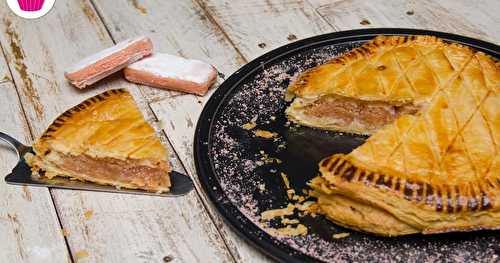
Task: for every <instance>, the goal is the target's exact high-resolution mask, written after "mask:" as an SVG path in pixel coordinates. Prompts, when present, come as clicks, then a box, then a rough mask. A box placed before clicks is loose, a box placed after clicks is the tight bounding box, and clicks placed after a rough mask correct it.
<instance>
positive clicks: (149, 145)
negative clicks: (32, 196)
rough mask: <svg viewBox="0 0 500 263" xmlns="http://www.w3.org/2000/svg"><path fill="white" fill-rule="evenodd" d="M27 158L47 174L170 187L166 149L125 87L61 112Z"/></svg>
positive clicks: (141, 186) (149, 187)
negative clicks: (33, 153) (32, 154)
mask: <svg viewBox="0 0 500 263" xmlns="http://www.w3.org/2000/svg"><path fill="white" fill-rule="evenodd" d="M33 149H34V152H35V156H30V157H29V158H28V162H29V163H30V165H31V166H32V167H33V170H34V171H36V172H38V171H43V173H44V174H45V175H46V176H48V177H53V176H66V177H72V178H74V179H79V180H86V181H92V182H96V183H101V184H111V185H115V186H117V187H125V188H139V189H145V190H149V191H168V189H169V187H170V179H169V176H168V172H169V164H168V153H167V151H166V149H165V147H164V146H163V145H162V144H161V142H160V140H159V138H158V137H157V135H156V134H155V130H154V129H153V128H152V127H151V126H150V125H149V124H148V123H147V122H146V120H145V119H144V117H143V115H142V113H141V112H140V110H139V109H138V108H137V105H136V104H135V102H134V100H133V98H132V96H131V95H130V93H129V92H127V91H126V90H124V89H116V90H109V91H106V92H104V93H102V94H99V95H96V96H94V97H92V98H89V99H87V100H85V101H83V102H82V103H80V104H79V105H77V106H75V107H73V108H71V109H69V110H68V111H66V112H65V113H63V114H62V115H61V116H59V117H58V118H57V119H56V120H55V121H54V122H53V123H52V124H51V125H50V126H49V127H48V129H47V130H46V131H45V133H44V134H43V135H42V136H41V137H40V139H39V140H38V141H37V142H36V143H35V144H34V145H33ZM94 171H95V172H94Z"/></svg>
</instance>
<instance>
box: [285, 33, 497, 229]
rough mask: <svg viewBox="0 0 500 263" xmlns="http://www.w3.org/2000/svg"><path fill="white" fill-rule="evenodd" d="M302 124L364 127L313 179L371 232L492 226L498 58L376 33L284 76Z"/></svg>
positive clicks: (338, 209)
mask: <svg viewBox="0 0 500 263" xmlns="http://www.w3.org/2000/svg"><path fill="white" fill-rule="evenodd" d="M288 92H289V93H290V95H292V96H295V97H296V98H295V100H294V102H293V103H292V104H291V106H290V107H289V108H288V109H287V114H288V117H289V118H290V119H291V120H293V121H296V122H298V123H301V124H304V125H309V126H313V127H318V128H323V129H333V130H341V131H348V132H354V133H361V134H372V136H371V137H369V138H368V139H367V141H366V142H365V143H364V144H363V145H361V146H359V147H358V148H356V149H355V150H354V151H352V152H351V153H349V154H335V155H332V156H330V157H328V158H326V159H324V160H322V161H321V162H320V164H319V170H320V175H319V176H318V177H316V178H314V179H313V180H312V181H311V183H310V185H311V186H312V188H313V189H314V195H316V196H317V197H318V204H319V206H320V208H321V210H322V212H324V214H325V215H326V216H327V217H328V218H329V219H331V220H332V221H334V222H335V223H337V224H340V225H343V226H346V227H349V228H353V229H357V230H361V231H365V232H371V233H375V234H379V235H387V236H396V235H405V234H412V233H424V234H428V233H439V232H451V231H471V230H478V229H499V228H500V63H499V62H498V61H495V60H494V59H493V58H491V57H489V56H488V55H486V54H484V53H481V52H477V51H474V50H472V49H471V48H468V47H465V46H462V45H458V44H449V43H446V42H444V41H443V40H441V39H439V38H436V37H432V36H409V37H402V36H378V37H376V38H375V39H373V40H372V41H370V42H368V43H366V44H364V45H363V46H361V47H360V48H357V49H354V50H353V51H351V52H349V53H347V54H345V55H343V56H341V57H339V58H336V59H334V60H332V61H330V62H328V63H326V64H324V65H320V66H318V67H316V68H313V69H311V70H308V71H307V72H305V73H304V74H303V75H301V76H299V78H298V79H297V80H296V82H295V83H293V84H291V86H290V87H289V90H288Z"/></svg>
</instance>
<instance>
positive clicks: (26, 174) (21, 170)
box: [0, 132, 194, 197]
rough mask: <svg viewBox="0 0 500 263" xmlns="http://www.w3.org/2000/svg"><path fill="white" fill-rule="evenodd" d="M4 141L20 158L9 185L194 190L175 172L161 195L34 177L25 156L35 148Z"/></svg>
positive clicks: (173, 192) (2, 135) (188, 180)
mask: <svg viewBox="0 0 500 263" xmlns="http://www.w3.org/2000/svg"><path fill="white" fill-rule="evenodd" d="M2 140H3V141H5V142H7V144H9V145H10V146H11V147H12V148H13V149H14V150H15V151H16V153H17V155H18V157H19V162H18V163H17V165H16V167H14V169H13V170H12V173H10V174H9V175H7V176H6V177H5V182H7V183H8V184H14V185H31V186H44V187H51V188H64V189H77V190H87V191H100V192H113V193H129V194H142V195H153V196H167V197H169V196H170V197H172V196H181V195H185V194H187V193H189V192H190V191H191V190H193V188H194V185H193V181H191V178H190V177H189V176H187V175H184V174H181V173H178V172H175V171H171V172H170V180H171V182H172V187H171V188H170V192H168V193H161V194H158V193H152V192H147V191H143V190H136V189H126V188H120V189H118V188H116V187H114V186H110V185H99V184H94V183H91V182H82V181H78V180H70V179H68V178H65V177H60V178H58V177H56V178H52V179H48V178H44V177H39V176H33V175H32V173H31V168H30V167H29V166H28V164H27V163H26V160H25V159H24V155H25V154H26V153H28V152H33V148H31V147H29V146H26V145H24V144H22V143H20V142H19V141H18V140H16V139H14V138H12V137H11V136H9V135H7V134H5V133H3V132H0V141H2Z"/></svg>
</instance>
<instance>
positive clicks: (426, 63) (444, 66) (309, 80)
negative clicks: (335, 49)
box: [286, 36, 487, 134]
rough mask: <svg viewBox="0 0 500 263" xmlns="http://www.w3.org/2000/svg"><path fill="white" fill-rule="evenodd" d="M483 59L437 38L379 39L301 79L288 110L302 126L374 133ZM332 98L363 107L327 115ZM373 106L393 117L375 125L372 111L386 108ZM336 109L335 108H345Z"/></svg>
mask: <svg viewBox="0 0 500 263" xmlns="http://www.w3.org/2000/svg"><path fill="white" fill-rule="evenodd" d="M478 56H483V57H487V56H486V55H484V54H482V53H478V52H475V51H474V50H473V49H471V48H469V47H466V46H463V45H459V44H450V43H446V42H444V41H443V40H441V39H439V38H437V37H434V36H377V37H376V38H374V39H373V40H371V41H369V42H367V43H366V44H364V45H362V46H361V47H359V48H356V49H354V50H352V51H350V52H348V53H346V54H344V55H342V56H340V57H337V58H335V59H333V60H331V61H329V62H327V63H325V64H323V65H320V66H317V67H314V68H312V69H309V70H307V71H306V72H304V73H302V74H301V75H299V77H298V78H297V80H295V81H294V82H293V83H292V84H291V85H290V86H289V88H288V90H287V93H288V94H287V97H288V98H289V99H291V98H295V99H294V101H293V102H292V104H291V105H290V107H288V109H287V111H286V112H287V115H288V117H289V119H291V120H292V121H295V122H297V123H299V124H302V125H306V126H311V127H318V128H322V129H329V130H341V131H346V132H353V133H359V134H372V133H373V132H374V131H375V130H377V129H379V128H380V127H382V126H384V125H385V124H387V123H390V122H392V121H393V120H394V119H395V118H397V117H399V116H400V115H403V114H408V113H407V112H406V111H404V108H405V107H408V106H410V107H413V108H422V107H423V106H425V105H426V104H427V103H428V102H429V100H430V99H431V98H432V96H433V94H435V93H436V92H437V91H438V90H440V89H442V88H444V87H446V86H448V85H449V83H448V82H449V81H450V80H452V79H455V77H457V76H458V75H459V74H460V72H461V71H462V70H463V68H464V67H465V65H468V64H469V62H470V61H471V60H473V58H477V57H478ZM329 97H334V98H346V99H356V100H358V101H359V104H362V107H359V106H357V107H350V108H348V112H347V113H345V112H338V110H337V111H335V110H334V111H333V112H331V111H330V112H328V111H327V112H325V111H324V110H323V108H322V106H324V100H325V98H329ZM371 103H374V104H380V103H385V104H386V106H385V109H382V111H389V115H390V116H392V118H389V119H388V120H387V121H385V122H384V121H382V122H381V121H377V120H376V119H375V122H373V121H372V120H373V118H380V116H371V115H372V113H373V112H375V113H377V112H379V111H380V110H381V109H380V108H376V109H375V110H372V109H370V108H369V107H371V106H370V104H371ZM366 105H368V106H366ZM335 106H336V105H333V106H331V107H330V108H332V109H336V108H343V109H345V107H344V106H342V107H335ZM390 106H392V108H391V107H390ZM367 107H368V108H367ZM401 107H403V110H401ZM410 112H411V113H412V114H415V113H416V112H417V111H410ZM339 115H340V116H339ZM358 116H361V117H365V118H364V119H363V118H361V119H360V118H358Z"/></svg>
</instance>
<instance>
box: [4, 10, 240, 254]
mask: <svg viewBox="0 0 500 263" xmlns="http://www.w3.org/2000/svg"><path fill="white" fill-rule="evenodd" d="M0 16H1V17H2V18H3V19H2V23H1V24H0V31H2V32H7V34H2V35H1V36H0V43H2V46H4V47H7V48H5V54H6V56H7V58H8V60H9V65H10V66H11V68H13V69H14V70H13V74H14V76H13V77H14V81H15V83H16V85H17V88H18V90H19V93H20V94H21V100H22V104H23V105H24V106H25V109H26V111H27V117H28V119H29V122H30V126H31V128H32V130H33V132H34V135H35V136H38V135H40V134H41V133H42V132H43V131H44V129H45V128H46V127H47V125H48V124H49V123H51V122H52V120H53V119H54V118H55V117H57V116H58V114H60V113H62V112H63V111H64V110H65V109H67V108H69V107H71V106H73V105H75V104H77V103H79V102H80V101H81V100H83V99H84V98H87V97H89V96H91V95H94V94H96V93H98V92H101V91H103V90H104V89H107V88H111V87H113V88H117V87H125V88H128V89H131V90H132V91H133V94H134V95H135V97H136V99H138V100H142V99H141V96H140V94H141V93H140V92H139V90H138V89H137V88H136V86H135V85H131V84H128V83H127V82H125V81H124V80H122V79H121V78H119V77H117V76H115V77H113V78H111V79H109V80H107V81H104V82H101V83H99V84H98V85H96V86H95V87H93V88H88V89H87V90H84V91H80V90H77V89H75V88H73V87H70V86H69V84H68V83H67V82H66V80H65V79H64V77H63V71H64V69H65V67H67V66H68V65H70V64H71V63H74V62H76V61H78V60H79V59H81V58H82V57H84V56H86V55H89V54H92V53H93V52H96V51H98V50H101V49H103V48H104V47H107V46H109V45H111V44H112V41H111V39H110V38H109V36H108V35H107V31H106V28H105V27H104V26H103V25H102V23H101V21H100V19H99V17H98V15H97V14H96V13H95V11H94V10H93V6H92V5H91V4H90V3H89V2H87V1H77V0H73V1H57V2H56V5H55V7H54V9H53V10H52V11H51V12H50V13H49V14H48V15H46V16H44V17H43V18H41V19H38V20H34V21H32V20H25V19H20V18H17V17H15V16H13V15H12V13H10V12H9V11H8V9H7V7H6V4H5V2H2V3H0ZM144 102H145V101H144V100H142V102H141V103H140V105H141V108H142V109H143V110H144V111H145V112H146V111H147V110H148V108H147V107H146V106H145V105H146V104H144ZM146 113H147V112H146ZM152 117H154V116H152V115H151V114H149V118H152ZM177 168H180V167H177ZM52 193H53V196H54V199H55V204H56V207H57V210H58V213H59V215H60V217H61V223H62V225H63V227H64V228H65V230H66V233H67V240H68V244H69V246H70V250H71V253H72V255H73V258H74V259H75V260H77V261H80V260H86V261H88V262H137V261H141V260H142V261H161V260H162V259H163V258H164V257H165V256H168V257H172V258H175V259H176V260H177V261H179V262H197V261H202V260H205V261H207V262H231V261H233V258H232V256H231V255H230V253H228V251H227V249H226V247H225V245H224V242H223V241H222V239H221V236H220V234H219V233H218V232H217V229H216V227H215V225H214V224H213V223H212V221H211V220H210V217H209V216H208V214H207V213H206V211H205V209H204V206H203V205H202V203H201V202H200V200H199V197H198V196H197V194H196V193H195V192H192V193H191V194H189V195H187V196H183V197H179V198H171V199H170V198H157V197H146V196H134V195H117V194H106V193H91V192H81V191H67V190H52ZM200 233H203V235H200Z"/></svg>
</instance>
